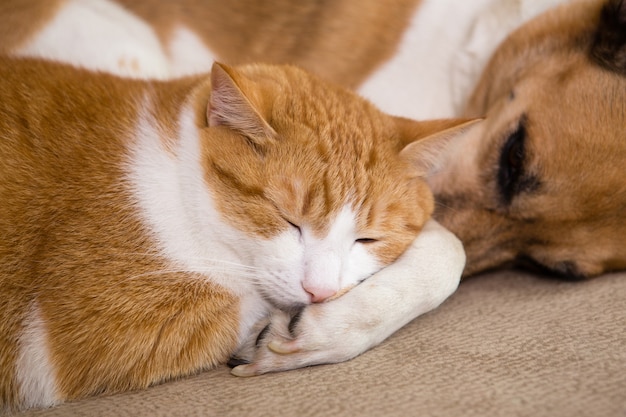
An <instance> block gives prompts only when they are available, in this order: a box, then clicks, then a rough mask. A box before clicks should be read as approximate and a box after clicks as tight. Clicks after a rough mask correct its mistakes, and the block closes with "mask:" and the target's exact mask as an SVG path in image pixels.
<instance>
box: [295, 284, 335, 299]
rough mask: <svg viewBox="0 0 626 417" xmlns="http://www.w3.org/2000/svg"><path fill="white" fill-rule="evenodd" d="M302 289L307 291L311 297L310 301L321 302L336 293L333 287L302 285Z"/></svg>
mask: <svg viewBox="0 0 626 417" xmlns="http://www.w3.org/2000/svg"><path fill="white" fill-rule="evenodd" d="M303 288H304V291H306V292H308V293H309V296H310V297H311V302H313V303H321V302H323V301H325V300H327V299H329V298H330V297H332V296H333V295H335V294H337V290H335V289H334V288H324V287H309V286H303Z"/></svg>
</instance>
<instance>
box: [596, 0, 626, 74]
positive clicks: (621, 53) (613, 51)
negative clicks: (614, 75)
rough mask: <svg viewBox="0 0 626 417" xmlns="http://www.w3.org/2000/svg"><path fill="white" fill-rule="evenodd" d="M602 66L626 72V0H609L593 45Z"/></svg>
mask: <svg viewBox="0 0 626 417" xmlns="http://www.w3.org/2000/svg"><path fill="white" fill-rule="evenodd" d="M591 56H592V57H593V58H594V59H595V60H596V61H597V62H598V63H599V64H600V65H602V66H604V67H606V68H608V69H610V70H613V71H616V72H618V73H621V74H626V0H607V1H606V3H605V4H604V7H603V8H602V12H601V14H600V22H599V24H598V29H597V32H596V35H595V39H594V41H593V45H592V47H591Z"/></svg>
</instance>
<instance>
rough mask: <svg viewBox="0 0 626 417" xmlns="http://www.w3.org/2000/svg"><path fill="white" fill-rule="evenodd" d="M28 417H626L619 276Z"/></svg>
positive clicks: (548, 288)
mask: <svg viewBox="0 0 626 417" xmlns="http://www.w3.org/2000/svg"><path fill="white" fill-rule="evenodd" d="M389 308H393V306H389ZM24 415H29V416H30V415H32V416H67V415H72V416H294V417H300V416H402V417H404V416H455V417H456V416H459V417H461V416H463V417H465V416H480V417H483V416H485V417H486V416H507V417H508V416H533V417H535V416H564V417H575V416H590V417H612V416H615V417H618V416H621V417H624V416H626V273H621V274H613V275H607V276H604V277H601V278H598V279H595V280H592V281H589V282H583V283H569V282H561V281H556V280H550V279H546V278H541V277H538V276H533V275H530V274H525V273H521V272H517V271H503V272H497V273H493V274H488V275H483V276H480V277H476V278H472V279H470V280H467V281H465V282H463V283H462V284H461V287H460V288H459V290H458V292H457V293H456V294H454V295H453V296H452V297H451V298H450V299H449V300H448V301H447V302H446V303H444V304H443V305H442V306H441V307H440V308H439V309H437V310H436V311H434V312H432V313H429V314H427V315H425V316H422V317H420V318H418V319H416V320H415V321H413V322H412V323H410V324H409V325H408V326H406V327H405V328H404V329H402V330H400V331H399V332H398V333H397V334H395V335H394V336H392V337H391V338H390V339H389V340H387V341H386V342H385V343H383V344H382V345H381V346H379V347H377V348H375V349H373V350H371V351H369V352H366V353H365V354H363V355H361V356H360V357H358V358H356V359H354V360H352V361H350V362H347V363H342V364H337V365H326V366H318V367H311V368H306V369H300V370H296V371H291V372H285V373H280V374H270V375H264V376H261V377H256V378H249V379H240V378H236V377H233V376H231V375H230V374H229V369H228V368H226V367H221V368H218V369H216V370H213V371H210V372H205V373H202V374H200V375H196V376H192V377H189V378H186V379H183V380H180V381H175V382H170V383H166V384H163V385H159V386H155V387H153V388H151V389H148V390H145V391H140V392H132V393H126V394H121V395H114V396H107V397H97V398H91V399H87V400H84V401H80V402H76V403H70V404H65V405H62V406H59V407H56V408H53V409H49V410H38V411H29V412H26V413H24Z"/></svg>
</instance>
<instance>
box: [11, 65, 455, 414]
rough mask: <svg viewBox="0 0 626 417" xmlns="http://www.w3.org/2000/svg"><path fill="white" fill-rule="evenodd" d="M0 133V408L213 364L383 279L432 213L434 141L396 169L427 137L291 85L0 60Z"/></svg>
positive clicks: (249, 70) (296, 76)
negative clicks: (311, 309)
mask: <svg viewBox="0 0 626 417" xmlns="http://www.w3.org/2000/svg"><path fill="white" fill-rule="evenodd" d="M0 115H1V117H0V155H2V157H1V158H0V235H1V236H2V239H1V240H0V292H1V294H0V298H1V299H2V300H4V301H3V303H2V304H0V316H1V318H2V321H1V324H0V333H1V334H0V336H1V337H0V408H5V407H24V406H45V405H51V404H54V403H58V402H60V401H63V400H65V399H71V398H79V397H83V396H86V395H92V394H95V393H100V392H114V391H120V390H127V389H136V388H142V387H146V386H148V385H150V384H154V383H157V382H159V381H163V380H167V379H170V378H173V377H177V376H180V375H186V374H189V373H192V372H197V371H199V370H202V369H206V368H209V367H212V366H214V365H215V364H217V363H221V362H224V361H225V360H226V359H227V358H228V357H229V356H230V355H232V354H233V353H235V352H236V351H237V349H238V348H239V347H241V346H242V344H243V343H244V342H245V341H247V340H249V339H250V338H251V337H255V335H253V334H251V327H252V326H253V324H254V323H255V322H257V321H258V320H259V319H260V318H262V317H263V316H265V315H267V314H268V312H269V310H270V308H272V307H274V306H275V307H279V308H281V309H283V310H290V309H298V308H300V307H302V306H305V305H308V304H311V303H312V302H319V301H323V300H325V299H327V298H330V297H333V296H334V295H336V294H338V293H339V292H341V291H342V290H344V289H346V288H349V287H351V286H354V285H355V284H357V283H359V282H360V281H362V280H364V279H365V278H367V277H369V276H370V275H372V274H373V273H375V272H376V271H378V270H379V269H381V268H382V267H384V266H385V265H388V264H389V263H391V262H393V261H394V260H396V259H397V258H398V257H399V256H400V255H401V254H402V252H403V251H404V250H405V249H406V248H407V247H408V246H409V245H410V244H411V242H412V241H413V239H414V238H415V237H416V236H417V235H418V233H419V231H420V230H421V229H422V227H423V226H424V224H425V222H426V221H427V220H428V218H429V216H430V213H431V211H432V208H433V201H432V196H431V194H430V192H429V190H428V188H427V186H426V185H425V182H424V181H423V180H422V178H421V175H423V173H424V169H425V168H424V167H425V166H427V162H423V161H421V156H420V155H421V154H422V153H423V152H422V149H426V148H427V147H428V146H429V145H428V144H429V143H436V141H433V140H430V139H429V140H426V141H419V142H414V143H412V144H409V145H407V146H406V148H404V150H402V148H403V146H404V145H406V144H407V143H411V141H412V140H414V139H417V138H418V137H420V136H425V135H426V134H427V133H431V132H427V131H428V130H429V129H430V130H431V131H432V130H433V128H425V129H422V128H420V127H419V125H418V124H417V123H413V122H409V121H407V120H405V119H396V118H392V117H389V116H386V115H384V114H382V113H380V112H379V111H378V110H376V109H375V108H374V107H373V106H372V105H371V104H369V103H367V102H366V101H364V100H362V99H360V98H358V97H356V96H355V95H354V94H352V93H349V92H347V91H344V90H343V89H341V88H338V87H334V86H330V85H327V84H324V83H323V82H321V81H319V80H317V79H316V78H313V77H311V76H309V75H307V74H306V73H304V72H303V71H301V70H297V69H295V68H292V67H285V68H278V67H265V66H249V67H244V68H241V69H238V70H233V69H229V68H226V67H222V66H215V67H214V71H213V72H212V74H211V77H209V76H206V75H205V76H201V77H193V78H184V79H180V80H176V81H171V82H146V81H136V80H123V79H118V78H116V77H113V76H108V75H103V74H94V73H89V72H87V71H80V70H75V69H72V68H70V67H66V66H63V65H56V64H49V63H43V62H38V61H30V60H11V59H2V60H0ZM437 127H438V128H442V127H445V126H442V125H437ZM444 136H446V135H444ZM423 143H425V144H426V145H423ZM417 145H419V146H417ZM400 150H402V153H401V154H400ZM426 153H428V152H426ZM461 263H462V262H461ZM457 264H458V262H457ZM457 269H458V268H457ZM458 274H460V270H458V271H456V270H455V272H454V273H453V274H451V280H448V281H446V280H443V281H442V283H443V284H442V286H443V287H444V289H445V291H444V292H445V296H447V295H448V294H449V292H450V291H452V290H453V289H454V288H455V286H456V284H454V283H455V282H456V283H458ZM450 282H452V284H451V285H450ZM444 298H445V297H444ZM428 301H429V308H432V307H434V305H433V306H430V303H431V302H432V304H437V303H438V302H441V301H443V298H442V299H441V300H440V299H439V298H438V297H433V296H432V295H430V296H429V298H428ZM409 319H410V317H407V318H406V319H405V318H404V317H402V320H409ZM376 337H378V336H376ZM356 353H358V352H356ZM356 353H354V354H356ZM326 360H328V359H326ZM338 360H339V359H338Z"/></svg>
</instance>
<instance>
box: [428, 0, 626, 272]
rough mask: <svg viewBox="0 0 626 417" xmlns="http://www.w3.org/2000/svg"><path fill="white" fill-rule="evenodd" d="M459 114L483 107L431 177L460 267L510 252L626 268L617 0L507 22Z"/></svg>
mask: <svg viewBox="0 0 626 417" xmlns="http://www.w3.org/2000/svg"><path fill="white" fill-rule="evenodd" d="M466 115H467V116H468V117H477V116H482V115H485V116H486V119H485V121H484V122H483V123H482V124H481V125H479V126H477V127H475V128H474V129H473V130H472V131H470V132H469V133H468V134H467V135H466V136H464V137H463V138H462V139H461V141H460V142H457V143H456V144H454V146H453V148H452V149H451V150H450V152H449V154H448V155H447V160H446V163H445V164H444V168H443V169H442V170H441V171H440V172H438V173H437V174H435V175H434V176H433V177H432V179H431V181H430V182H431V186H432V187H433V189H434V191H435V194H436V196H437V202H438V204H437V209H436V213H435V216H436V217H437V219H438V220H439V221H441V222H442V223H443V224H444V225H445V226H447V227H448V228H450V229H451V230H452V231H453V232H455V233H456V234H457V235H458V236H459V237H460V239H461V240H462V241H463V242H464V244H465V248H466V251H467V255H468V263H467V269H466V275H471V274H474V273H476V272H479V271H482V270H485V269H490V268H495V267H498V266H501V265H503V264H507V263H512V262H516V261H524V262H527V263H531V264H534V265H536V266H540V267H542V268H544V269H548V270H550V271H553V272H556V273H558V274H560V275H565V276H568V277H571V278H583V277H588V276H593V275H597V274H600V273H602V272H605V271H610V270H615V269H624V268H626V250H625V249H626V0H617V1H616V0H609V1H606V0H605V1H602V2H598V1H586V2H581V3H573V4H570V5H567V6H563V7H561V8H558V9H556V10H553V11H551V12H548V13H547V14H545V15H543V16H541V17H539V18H538V19H535V20H533V21H531V22H530V23H528V24H527V25H525V26H523V27H522V28H520V29H519V30H517V31H516V32H515V33H513V34H512V35H511V36H510V37H509V38H508V39H507V40H506V41H505V42H504V43H503V44H502V45H501V47H500V48H499V49H498V50H497V51H496V53H495V54H494V56H493V57H492V59H491V61H490V63H489V64H488V66H487V68H486V70H485V72H484V73H483V76H482V79H481V81H480V82H479V84H478V86H477V88H476V90H475V91H474V93H473V95H472V97H471V98H470V101H469V104H468V108H467V114H466Z"/></svg>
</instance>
